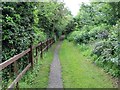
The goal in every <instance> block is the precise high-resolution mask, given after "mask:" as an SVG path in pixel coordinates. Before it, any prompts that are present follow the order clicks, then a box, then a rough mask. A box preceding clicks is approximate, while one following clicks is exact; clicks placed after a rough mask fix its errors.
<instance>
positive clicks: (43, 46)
mask: <svg viewBox="0 0 120 90" xmlns="http://www.w3.org/2000/svg"><path fill="white" fill-rule="evenodd" d="M54 42H55V40H54V38H50V39H47V40H46V41H44V42H40V43H39V44H37V45H36V46H32V45H31V46H30V48H28V49H27V50H25V51H23V52H22V53H20V54H17V55H15V56H13V57H11V58H10V59H9V60H6V61H5V62H2V63H0V71H2V70H3V69H4V68H5V67H7V66H9V65H11V64H12V63H14V73H15V74H16V76H17V77H16V79H15V80H14V81H13V82H12V83H11V85H10V86H9V87H8V90H9V89H11V88H14V87H15V86H16V88H18V82H19V80H20V79H21V78H22V77H23V75H24V74H25V73H26V71H27V70H29V68H30V67H31V68H32V67H33V64H34V60H35V59H37V58H38V52H39V53H40V57H41V58H43V52H44V51H45V50H48V48H49V47H50V46H51V45H52V44H53V43H54ZM34 49H35V50H36V52H35V53H36V55H35V57H34V55H33V50H34ZM26 54H29V58H28V59H29V64H28V65H27V66H26V67H25V68H24V69H23V71H22V72H21V73H19V74H18V70H17V62H16V61H17V60H18V59H20V58H22V57H23V56H25V55H26Z"/></svg>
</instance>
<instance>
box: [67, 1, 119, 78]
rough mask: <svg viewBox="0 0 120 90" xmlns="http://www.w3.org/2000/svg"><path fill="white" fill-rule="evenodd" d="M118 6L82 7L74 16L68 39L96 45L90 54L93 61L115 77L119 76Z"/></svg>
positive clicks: (93, 5) (84, 5)
mask: <svg viewBox="0 0 120 90" xmlns="http://www.w3.org/2000/svg"><path fill="white" fill-rule="evenodd" d="M119 4H120V3H119V2H116V3H107V2H102V3H100V2H92V3H91V4H90V5H87V4H82V5H81V8H80V10H79V13H78V15H77V16H76V17H75V21H74V23H75V25H76V26H75V27H74V31H73V32H72V33H70V34H69V37H68V40H69V41H74V42H75V43H78V44H80V46H81V45H83V44H91V43H94V45H93V50H92V51H93V52H89V53H91V56H93V59H94V60H93V61H94V62H95V63H96V64H97V65H99V66H101V67H103V68H104V69H105V71H106V72H108V73H110V74H111V75H113V76H115V77H118V76H119V75H120V68H119V56H118V55H119V54H118V53H119V45H118V37H119V26H120V21H119V19H120V18H119V16H118V15H119V14H118V13H119V10H120V7H119ZM115 5H116V6H115ZM115 11H116V12H115ZM86 46H87V45H86ZM86 53H87V52H86Z"/></svg>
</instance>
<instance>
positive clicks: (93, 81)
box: [59, 40, 117, 88]
mask: <svg viewBox="0 0 120 90" xmlns="http://www.w3.org/2000/svg"><path fill="white" fill-rule="evenodd" d="M89 48H90V47H89V46H86V45H85V44H83V45H78V46H77V45H74V44H73V43H71V42H68V41H66V40H65V41H64V42H63V43H62V45H61V49H60V52H59V57H60V62H61V66H62V76H63V77H62V78H63V81H64V82H63V85H64V88H110V87H111V88H113V84H115V82H114V81H112V80H111V79H110V77H109V76H108V75H107V74H106V73H105V72H104V71H103V69H102V68H98V67H97V66H95V65H94V64H92V62H91V61H90V60H91V59H89V61H88V54H89V51H90V49H89ZM83 49H85V50H83ZM85 55H86V56H85ZM73 82H74V83H73ZM116 86H117V85H116Z"/></svg>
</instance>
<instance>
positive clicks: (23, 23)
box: [2, 1, 69, 88]
mask: <svg viewBox="0 0 120 90" xmlns="http://www.w3.org/2000/svg"><path fill="white" fill-rule="evenodd" d="M61 12H64V14H63V13H61ZM68 12H69V11H68V10H67V9H66V8H64V4H63V3H58V2H57V1H54V2H52V1H51V2H49V3H48V2H2V33H3V35H2V62H4V61H6V60H8V59H9V58H11V57H13V56H14V55H16V54H19V53H21V52H22V51H24V50H26V49H28V48H29V46H30V45H32V44H33V45H35V44H37V43H38V42H40V41H43V40H45V39H47V38H50V37H55V36H56V37H58V36H60V35H61V32H62V31H63V30H64V28H65V25H66V23H64V22H63V21H64V18H65V17H66V16H67V15H69V13H68ZM66 22H69V20H68V18H66ZM61 23H62V24H61ZM57 33H58V34H57ZM27 57H28V55H26V57H24V58H22V59H20V60H19V61H17V63H18V69H19V71H18V72H21V71H22V70H23V68H24V67H25V66H26V65H27V63H28V60H27ZM2 77H3V80H2V85H3V87H4V88H5V87H7V85H8V84H9V82H10V81H11V79H14V78H15V75H14V73H13V65H10V66H8V67H7V68H6V69H4V70H3V74H2Z"/></svg>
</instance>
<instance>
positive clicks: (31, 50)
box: [29, 45, 33, 68]
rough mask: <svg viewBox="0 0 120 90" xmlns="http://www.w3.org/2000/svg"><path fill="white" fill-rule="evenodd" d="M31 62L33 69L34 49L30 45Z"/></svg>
mask: <svg viewBox="0 0 120 90" xmlns="http://www.w3.org/2000/svg"><path fill="white" fill-rule="evenodd" d="M29 62H30V63H31V67H32V68H33V49H32V45H30V52H29Z"/></svg>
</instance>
